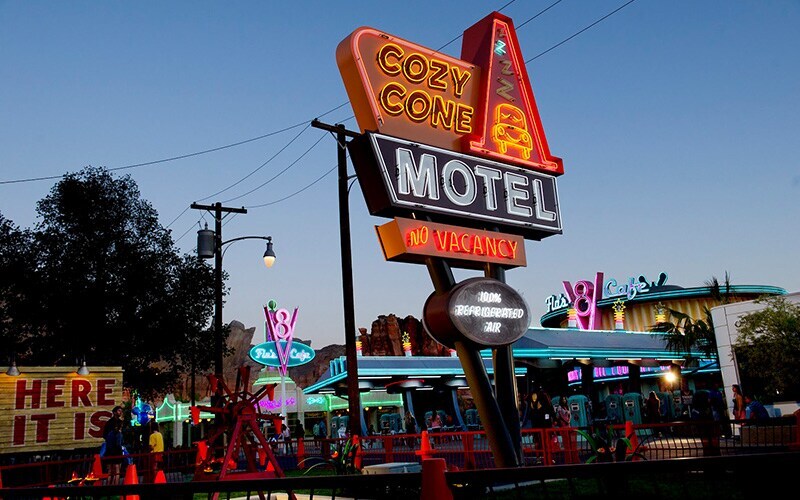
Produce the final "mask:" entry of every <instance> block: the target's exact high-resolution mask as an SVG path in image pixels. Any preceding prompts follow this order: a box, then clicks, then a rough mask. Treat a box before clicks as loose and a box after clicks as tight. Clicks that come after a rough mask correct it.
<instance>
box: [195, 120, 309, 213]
mask: <svg viewBox="0 0 800 500" xmlns="http://www.w3.org/2000/svg"><path fill="white" fill-rule="evenodd" d="M310 127H311V122H309V124H308V125H306V127H305V128H304V129H303V130H301V131H300V132H299V133H298V134H297V135H295V136H294V137H292V140H291V141H289V142H287V143H286V145H285V146H283V147H282V148H281V149H279V150H278V152H277V153H275V154H274V155H272V156H271V157H270V158H269V159H268V160H267V161H265V162H264V163H262V164H261V165H259V166H258V168H256V169H255V170H253V171H252V172H250V173H249V174H247V175H245V176H244V177H242V178H241V179H239V180H238V181H236V182H234V183H233V184H231V185H230V186H228V187H226V188H225V189H222V190H220V191H217V192H216V193H214V194H210V195H208V196H206V197H205V198H200V199H199V200H198V201H205V200H208V199H210V198H216V197H217V196H218V195H220V194H222V193H224V192H225V191H227V190H229V189H231V188H233V187H235V186H238V185H239V184H240V183H242V182H244V181H245V180H246V179H247V178H248V177H250V176H251V175H253V174H255V173H256V172H258V171H259V170H261V169H262V168H264V167H265V166H266V165H267V164H268V163H269V162H271V161H272V160H274V159H275V158H276V157H277V156H278V155H279V154H281V153H283V152H284V151H285V150H286V148H288V147H289V146H290V145H291V144H292V143H293V142H294V141H296V140H297V139H298V138H299V137H300V136H301V135H303V133H304V132H305V131H306V130H308V129H309V128H310Z"/></svg>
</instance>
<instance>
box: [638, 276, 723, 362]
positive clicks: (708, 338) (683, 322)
mask: <svg viewBox="0 0 800 500" xmlns="http://www.w3.org/2000/svg"><path fill="white" fill-rule="evenodd" d="M705 285H706V286H707V287H708V290H709V293H710V295H711V298H712V299H714V300H716V301H718V302H719V303H720V304H729V303H730V302H731V301H732V300H733V299H734V295H733V287H732V285H731V278H730V275H729V274H728V272H727V271H725V281H724V283H723V284H720V282H719V280H718V279H717V277H716V276H712V277H711V279H709V280H706V282H705ZM668 311H669V314H670V318H673V319H674V321H666V322H663V323H657V324H655V325H654V326H652V327H650V331H652V332H661V333H666V334H667V335H666V337H665V342H666V349H667V350H668V351H671V352H674V353H676V354H680V355H686V356H687V357H686V361H687V363H688V362H689V361H691V360H692V359H693V356H692V355H691V351H692V350H699V351H700V352H701V353H702V355H703V358H704V359H717V358H718V357H719V354H718V351H717V338H716V335H715V334H714V321H713V320H712V318H711V311H710V310H709V309H708V307H703V318H702V319H695V318H692V317H690V316H689V315H688V314H686V313H683V312H681V311H676V310H674V309H668Z"/></svg>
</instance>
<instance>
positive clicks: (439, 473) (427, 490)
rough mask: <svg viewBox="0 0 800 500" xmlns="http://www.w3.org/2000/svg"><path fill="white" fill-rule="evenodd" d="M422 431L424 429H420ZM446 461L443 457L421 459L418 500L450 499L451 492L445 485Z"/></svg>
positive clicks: (451, 496) (451, 497)
mask: <svg viewBox="0 0 800 500" xmlns="http://www.w3.org/2000/svg"><path fill="white" fill-rule="evenodd" d="M422 432H423V433H424V432H426V431H422ZM446 470H447V463H446V462H445V460H444V459H443V458H430V459H427V460H423V461H422V492H421V494H420V497H419V498H420V500H452V499H453V493H452V492H451V491H450V487H449V486H448V485H447V480H446V479H445V477H444V473H445V471H446Z"/></svg>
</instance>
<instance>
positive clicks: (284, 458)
mask: <svg viewBox="0 0 800 500" xmlns="http://www.w3.org/2000/svg"><path fill="white" fill-rule="evenodd" d="M579 431H583V432H585V433H587V434H589V435H592V436H595V435H602V433H603V432H605V433H612V434H613V435H615V436H617V437H621V436H625V435H626V434H628V433H630V436H629V437H630V438H631V441H633V442H634V446H635V450H630V451H636V452H637V453H638V454H639V455H641V457H642V459H643V460H646V461H655V460H664V459H675V458H696V457H713V456H732V455H752V454H765V453H780V452H786V451H790V450H800V433H799V432H798V423H797V420H796V419H794V418H775V419H771V420H770V421H769V422H768V423H763V424H752V423H751V422H750V421H733V422H731V424H730V425H729V426H728V425H727V424H721V423H719V422H711V421H707V422H700V421H697V422H696V421H688V422H669V423H664V424H648V425H633V426H631V425H630V424H629V425H628V426H625V425H611V426H604V427H596V428H573V427H569V428H555V429H525V430H523V432H522V452H523V459H524V460H523V465H525V466H546V467H550V466H558V465H570V464H585V463H586V462H587V461H591V460H590V459H592V457H593V456H595V455H597V450H595V449H593V447H592V443H590V442H589V441H588V440H587V439H586V438H585V436H584V435H583V434H582V433H580V432H579ZM423 439H427V446H423ZM344 441H345V440H343V439H304V440H303V442H302V443H303V444H302V446H298V444H299V443H298V442H297V440H292V442H291V443H278V444H277V445H276V446H275V448H274V449H273V453H274V454H275V457H276V458H277V461H278V463H279V465H280V466H281V468H282V469H283V470H284V471H293V470H298V469H307V468H308V467H311V466H313V465H315V464H319V463H325V462H327V461H329V460H330V458H331V455H332V453H333V451H335V450H336V449H338V448H339V447H341V445H342V444H343V443H344ZM361 444H362V446H361V448H360V451H359V460H360V465H361V466H370V465H377V464H385V463H396V462H417V463H419V462H420V461H421V460H422V459H423V457H430V458H443V459H444V460H445V461H446V463H447V468H448V470H451V471H456V470H480V469H485V468H493V467H495V463H494V459H493V455H492V452H491V450H490V447H489V441H488V439H486V435H485V434H484V433H483V432H481V431H472V432H437V433H424V434H396V435H381V436H368V437H364V438H362V439H361ZM109 458H110V457H105V458H103V459H102V461H103V462H104V463H103V468H104V469H105V462H106V461H108V460H109ZM125 458H126V460H127V459H128V458H129V459H130V460H131V461H132V462H133V463H135V464H136V468H137V471H138V473H139V475H140V479H139V482H140V483H147V482H151V481H152V479H153V478H152V473H151V471H152V469H151V468H150V465H151V464H150V462H149V459H150V457H149V455H148V454H146V453H143V454H133V455H130V456H129V457H125ZM594 460H596V458H595V459H594ZM195 463H196V450H194V449H190V450H170V451H167V452H165V453H164V462H163V465H162V466H161V470H163V471H164V473H165V475H166V478H167V481H168V483H183V482H187V481H191V479H192V477H193V473H194V469H195ZM95 467H96V465H95V457H93V456H82V457H81V458H75V459H69V460H59V461H47V462H34V463H28V464H15V465H6V466H1V467H0V485H3V486H5V487H7V488H8V487H29V486H34V487H35V486H48V485H53V484H63V483H66V482H67V481H69V479H70V478H71V477H73V476H74V475H75V476H78V477H85V476H86V475H87V474H88V473H89V472H90V471H92V469H93V468H95ZM236 467H243V465H242V463H241V461H240V463H237V464H236ZM122 469H123V470H122V471H121V473H120V477H121V478H124V477H125V470H124V469H125V465H124V464H123V467H122ZM108 482H110V481H108V480H102V481H99V482H98V483H96V484H104V483H108Z"/></svg>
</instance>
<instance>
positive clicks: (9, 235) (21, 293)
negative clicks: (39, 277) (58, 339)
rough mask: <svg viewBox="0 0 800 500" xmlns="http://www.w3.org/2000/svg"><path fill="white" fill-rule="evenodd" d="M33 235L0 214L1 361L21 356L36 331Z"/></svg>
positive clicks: (23, 354) (26, 349) (26, 350)
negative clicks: (31, 249)
mask: <svg viewBox="0 0 800 500" xmlns="http://www.w3.org/2000/svg"><path fill="white" fill-rule="evenodd" d="M33 239H34V238H33V234H32V233H31V232H30V231H27V230H22V229H20V228H19V227H17V226H16V225H14V224H13V223H12V222H11V221H9V220H8V219H6V218H5V217H4V216H3V214H0V277H2V278H0V352H2V353H3V354H4V356H3V360H4V361H5V360H6V359H5V358H8V359H7V361H9V362H10V361H13V360H15V359H17V358H21V357H24V356H25V354H26V353H27V352H29V349H30V348H29V346H28V340H29V338H30V336H31V335H32V334H33V333H34V332H35V331H36V318H37V314H36V311H37V310H38V308H37V307H35V301H34V300H32V299H33V296H34V294H33V289H34V288H35V285H34V282H35V279H34V274H33V271H34V269H35V268H36V263H35V258H34V254H33V253H32V252H31V251H30V248H31V247H32V245H33ZM12 318H13V320H12Z"/></svg>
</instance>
